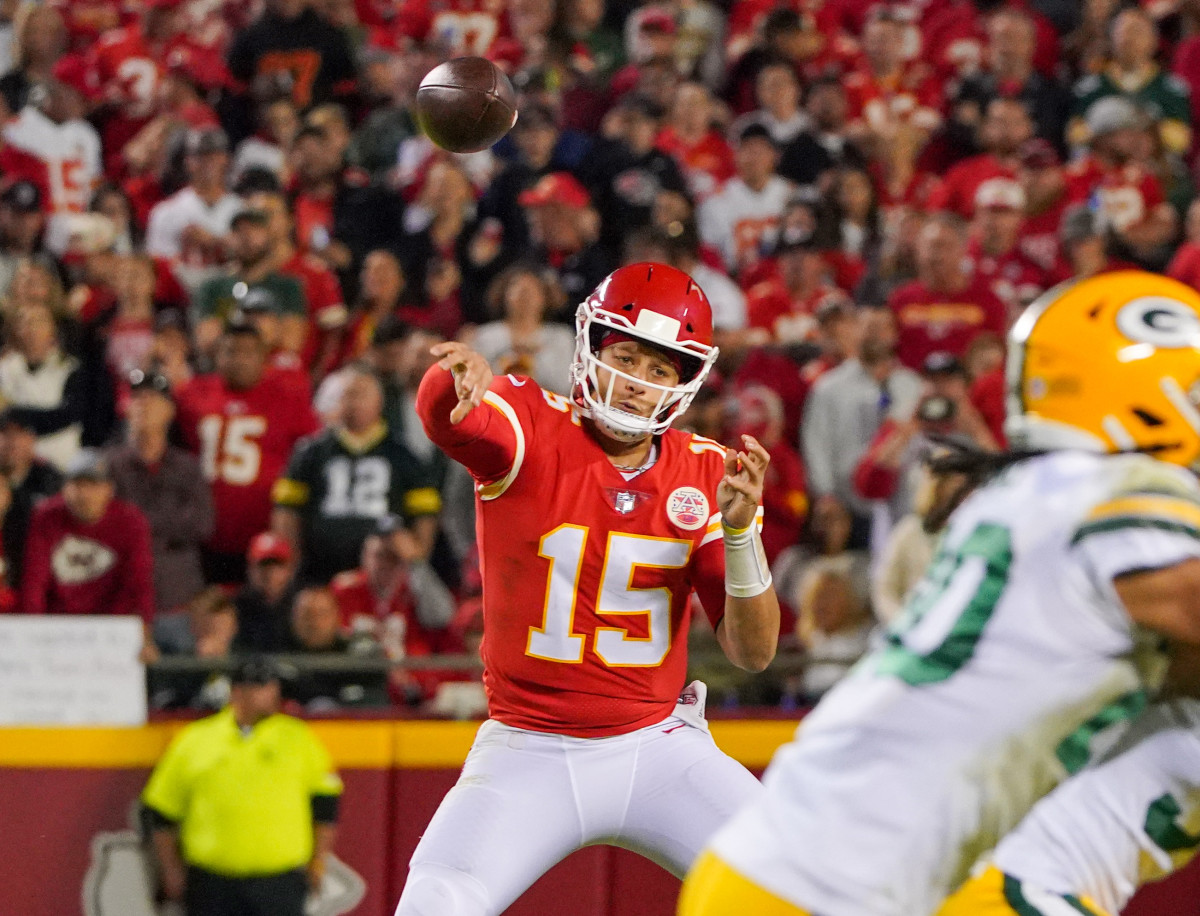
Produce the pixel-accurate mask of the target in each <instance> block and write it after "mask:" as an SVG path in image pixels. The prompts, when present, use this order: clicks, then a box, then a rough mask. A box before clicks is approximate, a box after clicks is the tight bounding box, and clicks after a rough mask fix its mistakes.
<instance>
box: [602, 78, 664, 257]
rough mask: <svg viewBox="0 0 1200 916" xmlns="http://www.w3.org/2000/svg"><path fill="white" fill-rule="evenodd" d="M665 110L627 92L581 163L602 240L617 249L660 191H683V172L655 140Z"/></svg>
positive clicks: (645, 219) (646, 219)
mask: <svg viewBox="0 0 1200 916" xmlns="http://www.w3.org/2000/svg"><path fill="white" fill-rule="evenodd" d="M662 115H663V109H662V108H661V107H660V106H659V104H658V103H657V102H655V101H653V100H652V99H650V98H649V97H647V96H645V95H642V94H639V93H629V94H628V95H625V96H623V97H622V98H621V99H620V101H618V102H617V104H616V105H615V106H614V107H613V108H612V109H611V110H610V111H609V112H608V114H606V115H605V116H604V122H603V124H602V125H601V129H600V131H601V133H600V137H599V138H598V139H597V140H596V142H595V144H594V145H593V147H592V150H591V153H590V154H589V155H588V157H587V159H586V160H585V161H584V163H583V164H582V166H581V169H580V174H581V177H582V178H583V182H584V184H585V185H587V187H588V188H589V190H590V191H591V193H592V200H593V202H594V203H595V206H596V210H597V211H598V212H599V214H600V236H599V239H600V244H601V245H602V246H603V247H604V248H606V249H607V250H608V251H610V252H616V251H619V250H620V248H621V241H622V237H623V236H624V235H626V234H628V233H629V232H632V231H633V230H636V229H640V228H641V227H643V226H648V225H649V224H650V217H651V213H652V211H653V209H654V201H655V199H656V198H657V197H658V195H659V194H660V193H661V192H663V191H675V192H677V193H681V194H682V193H686V192H687V189H688V188H687V182H686V181H685V180H684V176H683V171H682V170H681V168H680V167H679V166H678V165H677V164H676V162H675V160H674V159H673V158H672V157H671V156H670V155H668V154H667V153H665V152H663V151H662V150H660V149H658V148H657V147H656V146H655V141H656V139H657V138H658V136H659V129H660V127H661V125H662Z"/></svg>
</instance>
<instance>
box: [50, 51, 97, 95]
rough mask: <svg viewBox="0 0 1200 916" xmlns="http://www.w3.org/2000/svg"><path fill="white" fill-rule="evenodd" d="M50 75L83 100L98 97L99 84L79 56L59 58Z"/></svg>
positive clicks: (92, 72) (70, 55)
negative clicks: (79, 95)
mask: <svg viewBox="0 0 1200 916" xmlns="http://www.w3.org/2000/svg"><path fill="white" fill-rule="evenodd" d="M50 75H51V76H52V77H54V79H55V81H57V82H59V83H62V84H63V85H64V86H68V87H70V88H71V89H74V90H75V91H76V92H78V93H80V94H81V95H82V96H83V97H84V98H85V99H88V100H92V99H95V98H97V97H99V95H100V82H99V80H98V79H97V77H96V74H95V72H94V71H93V70H92V69H91V68H90V67H88V65H87V62H86V61H85V60H84V59H83V56H82V55H80V54H68V55H66V56H65V57H61V58H59V60H58V62H57V63H56V64H55V65H54V67H53V69H52V70H51V71H50Z"/></svg>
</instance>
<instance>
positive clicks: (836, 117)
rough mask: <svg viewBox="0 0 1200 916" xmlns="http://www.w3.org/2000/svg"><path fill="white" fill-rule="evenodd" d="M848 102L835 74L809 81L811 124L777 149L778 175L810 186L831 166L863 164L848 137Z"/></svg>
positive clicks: (806, 100) (807, 104)
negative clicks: (781, 147)
mask: <svg viewBox="0 0 1200 916" xmlns="http://www.w3.org/2000/svg"><path fill="white" fill-rule="evenodd" d="M849 104H850V103H849V100H848V99H847V97H846V87H845V86H844V85H843V84H842V82H841V80H840V79H838V78H837V77H835V76H825V77H821V78H819V79H815V80H813V81H812V82H811V83H809V84H808V88H807V90H806V92H805V98H804V110H805V113H806V114H807V115H808V119H809V122H810V126H809V127H808V129H806V130H804V131H801V132H800V133H798V134H797V135H796V136H795V137H793V138H792V139H791V140H790V141H789V142H788V143H787V144H786V145H785V146H784V147H783V149H782V150H780V154H779V168H778V172H779V174H780V175H782V176H783V177H784V178H786V179H788V180H789V181H792V182H795V183H796V184H798V185H812V184H816V183H817V182H818V180H819V179H820V178H821V176H822V175H823V174H824V173H825V172H827V171H829V170H830V169H833V168H838V167H842V166H848V167H852V168H865V167H866V165H867V159H866V157H865V156H864V155H863V152H862V150H861V149H860V148H859V147H858V146H857V145H856V144H854V143H853V142H851V141H850V138H849V134H848V117H849V111H850V108H849Z"/></svg>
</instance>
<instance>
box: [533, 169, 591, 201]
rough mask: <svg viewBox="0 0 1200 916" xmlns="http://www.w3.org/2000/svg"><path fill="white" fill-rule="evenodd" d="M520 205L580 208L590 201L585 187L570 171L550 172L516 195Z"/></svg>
mask: <svg viewBox="0 0 1200 916" xmlns="http://www.w3.org/2000/svg"><path fill="white" fill-rule="evenodd" d="M517 202H518V203H519V204H520V205H521V206H522V207H541V206H544V205H546V204H565V205H566V206H568V207H574V208H575V209H577V210H582V209H583V208H584V207H586V206H588V205H589V204H590V203H591V202H592V198H591V195H590V194H588V192H587V188H585V187H584V186H583V185H582V184H580V183H579V179H578V178H576V177H575V176H574V175H572V174H571V173H570V172H551V173H550V174H549V175H544V176H542V178H541V179H540V180H539V181H538V183H537V184H535V185H534V186H533V187H532V188H530V189H529V190H527V191H522V192H521V193H520V194H519V195H518V196H517Z"/></svg>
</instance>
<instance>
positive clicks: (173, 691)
mask: <svg viewBox="0 0 1200 916" xmlns="http://www.w3.org/2000/svg"><path fill="white" fill-rule="evenodd" d="M236 637H237V608H236V607H235V606H234V603H233V599H232V598H230V596H229V595H228V594H227V593H226V592H225V590H224V589H222V588H220V587H219V586H216V585H214V586H211V587H209V588H207V589H205V590H204V591H203V592H201V593H199V594H198V595H196V596H195V597H193V598H192V599H191V601H189V602H188V604H187V606H186V607H183V608H180V609H179V610H177V611H171V612H169V613H166V614H159V615H158V617H156V618H155V619H154V644H155V645H156V646H157V647H158V650H159V651H160V652H161V653H162V654H163V655H175V656H179V655H185V656H191V657H192V658H196V659H203V660H205V661H211V662H216V661H221V660H225V661H228V660H229V658H230V655H231V654H232V651H233V643H234V639H235V638H236ZM147 677H148V683H147V692H148V693H149V697H150V706H151V708H152V709H206V710H209V711H213V710H217V709H220V708H221V707H223V706H224V705H225V704H226V703H228V702H229V678H228V677H227V676H226V674H225V672H224V671H221V670H216V671H208V670H199V671H155V670H151V671H150V672H149V673H148V675H147Z"/></svg>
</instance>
